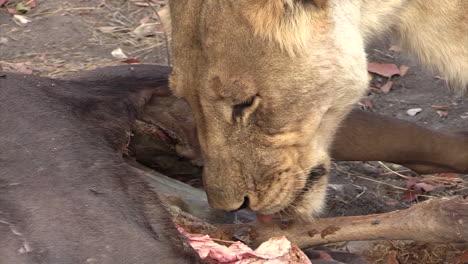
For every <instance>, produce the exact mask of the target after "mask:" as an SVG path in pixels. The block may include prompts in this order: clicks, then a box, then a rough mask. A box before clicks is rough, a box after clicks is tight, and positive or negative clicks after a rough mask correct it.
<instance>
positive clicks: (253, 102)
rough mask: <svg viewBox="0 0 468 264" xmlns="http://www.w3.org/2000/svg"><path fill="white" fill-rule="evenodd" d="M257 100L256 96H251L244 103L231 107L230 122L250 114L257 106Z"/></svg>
mask: <svg viewBox="0 0 468 264" xmlns="http://www.w3.org/2000/svg"><path fill="white" fill-rule="evenodd" d="M258 99H259V98H258V96H252V97H251V98H249V100H247V101H246V102H243V103H240V104H236V105H234V106H233V107H232V120H234V121H236V120H238V119H239V118H241V117H243V116H244V115H248V114H250V113H252V112H253V111H254V110H255V108H256V107H257V105H258V101H259V100H258ZM248 110H250V111H248Z"/></svg>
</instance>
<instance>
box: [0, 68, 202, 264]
mask: <svg viewBox="0 0 468 264" xmlns="http://www.w3.org/2000/svg"><path fill="white" fill-rule="evenodd" d="M169 71H170V69H169V68H166V67H159V66H144V65H141V66H138V65H136V66H119V67H112V68H106V69H101V70H97V71H93V72H90V73H87V74H85V75H83V76H82V77H81V78H80V79H77V80H53V79H48V78H41V77H36V76H24V75H20V74H13V73H6V72H0V131H1V136H0V149H1V151H0V263H1V264H4V263H5V264H7V263H8V264H14V263H48V264H54V263H57V264H58V263H60V264H66V263H70V264H71V263H73V264H75V263H100V264H101V263H109V264H111V263H112V264H116V263H122V264H124V263H125V264H127V263H138V264H140V263H141V264H143V263H164V264H166V263H177V264H179V263H197V262H198V260H197V258H196V257H195V256H196V255H195V253H194V252H193V251H192V250H191V249H189V247H188V246H187V245H186V244H184V242H183V240H182V239H181V238H180V236H179V234H178V232H177V231H176V229H175V228H174V226H173V224H172V222H171V221H170V219H169V217H168V215H167V213H166V211H165V209H164V207H163V205H162V204H161V203H160V201H159V199H158V198H157V197H156V195H155V194H154V193H153V192H151V191H150V189H149V188H148V187H147V186H146V184H144V183H143V182H142V180H141V179H140V178H139V177H138V176H137V175H134V174H133V173H130V170H129V168H128V167H127V165H126V164H125V163H124V161H123V159H122V157H121V153H120V152H121V149H122V147H123V145H124V144H125V142H126V133H127V132H129V131H130V129H131V125H132V124H133V122H134V120H135V118H137V117H138V115H139V112H140V110H141V108H142V106H143V105H144V103H145V102H146V101H148V100H149V99H150V98H151V96H152V94H153V92H158V91H161V90H166V89H167V87H166V85H167V74H168V73H169Z"/></svg>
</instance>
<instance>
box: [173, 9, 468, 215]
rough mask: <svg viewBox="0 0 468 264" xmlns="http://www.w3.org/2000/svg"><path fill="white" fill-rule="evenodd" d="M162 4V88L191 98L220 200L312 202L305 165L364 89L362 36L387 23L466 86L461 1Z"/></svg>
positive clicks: (270, 208) (209, 181) (272, 208)
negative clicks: (169, 55) (165, 58)
mask: <svg viewBox="0 0 468 264" xmlns="http://www.w3.org/2000/svg"><path fill="white" fill-rule="evenodd" d="M170 13H171V19H172V39H173V42H172V43H173V52H174V70H173V73H172V76H171V89H172V90H173V91H174V93H175V94H176V95H178V96H180V97H184V98H185V99H186V100H187V101H188V102H189V103H190V105H191V107H192V111H193V113H194V116H195V119H196V122H197V129H198V136H199V141H200V145H201V147H202V153H203V158H204V163H205V168H204V183H205V187H206V191H207V194H208V198H209V201H210V204H211V205H212V206H213V207H216V208H220V209H225V210H234V209H237V208H238V207H239V206H240V205H241V204H242V203H243V202H244V199H245V197H247V198H249V204H250V207H251V208H252V209H253V210H255V211H258V212H260V213H264V214H273V213H287V214H293V215H295V216H299V217H301V218H304V219H308V218H309V216H310V214H312V213H317V212H319V211H320V210H321V208H322V207H323V204H324V197H325V191H326V175H323V176H322V177H318V178H314V179H313V180H314V183H315V184H313V185H312V187H311V188H310V189H307V190H306V191H305V193H304V190H305V189H304V188H305V186H307V182H308V181H310V178H308V172H309V171H310V170H311V169H313V168H316V167H320V166H322V167H323V168H328V167H329V161H330V157H329V153H328V148H329V146H330V143H331V141H332V140H333V137H334V134H335V132H336V130H337V128H338V127H339V125H340V122H341V121H342V120H343V118H344V117H345V116H346V115H347V114H348V113H349V112H350V111H351V109H352V106H353V105H354V104H355V103H356V102H357V101H358V100H359V99H360V97H361V96H362V94H363V93H364V92H365V90H366V89H367V86H368V76H367V61H366V54H365V52H364V48H365V43H366V42H367V41H369V40H370V39H372V38H375V37H377V36H379V35H382V33H384V32H392V31H393V32H395V33H396V34H395V35H396V36H397V37H399V39H400V40H401V43H402V45H403V46H404V47H406V48H407V49H408V50H409V51H411V52H412V53H414V54H415V55H416V56H417V57H418V58H419V59H420V60H421V61H422V62H423V63H425V64H427V65H430V66H433V67H435V68H437V69H439V70H440V71H441V72H442V74H444V75H445V76H447V78H449V79H450V80H452V81H453V82H454V83H455V84H457V85H456V86H457V87H458V88H459V91H463V90H464V89H465V87H466V84H467V83H468V52H467V48H468V39H467V38H468V21H467V19H468V1H465V0H442V1H436V0H328V1H327V0H325V1H323V0H321V1H305V0H302V1H299V0H296V1H294V0H177V1H172V2H171V12H170ZM249 101H250V102H255V103H252V104H250V105H249V104H245V102H249ZM239 107H240V108H239ZM236 109H237V110H236ZM239 109H240V110H239ZM303 193H304V194H303ZM299 198H300V199H299ZM295 201H300V202H299V203H296V202H295Z"/></svg>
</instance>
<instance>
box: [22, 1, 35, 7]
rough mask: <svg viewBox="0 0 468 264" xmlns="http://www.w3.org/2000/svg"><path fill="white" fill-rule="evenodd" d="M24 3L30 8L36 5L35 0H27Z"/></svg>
mask: <svg viewBox="0 0 468 264" xmlns="http://www.w3.org/2000/svg"><path fill="white" fill-rule="evenodd" d="M24 5H25V6H27V7H30V8H35V7H36V6H37V3H36V0H29V1H27V2H26V3H25V4H24Z"/></svg>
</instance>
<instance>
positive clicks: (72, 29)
mask: <svg viewBox="0 0 468 264" xmlns="http://www.w3.org/2000/svg"><path fill="white" fill-rule="evenodd" d="M16 2H19V0H10V1H8V4H9V5H7V7H10V8H14V4H15V3H16ZM36 2H37V7H36V8H34V9H32V10H31V11H29V12H27V13H26V14H24V15H25V16H26V17H27V18H29V19H30V20H31V22H30V23H27V24H25V25H20V24H18V23H16V22H14V20H13V18H12V14H10V13H8V12H7V9H6V7H3V8H1V9H0V69H3V70H7V71H20V72H26V71H29V70H31V71H32V72H33V73H34V74H39V75H42V76H51V77H60V76H66V75H71V74H73V73H75V72H80V71H83V70H89V69H94V68H98V67H103V66H109V65H119V64H122V60H123V59H117V58H115V57H113V56H112V55H111V52H112V51H113V50H114V49H116V48H121V49H122V50H123V51H124V53H125V54H127V55H128V57H136V58H138V60H139V61H140V62H142V63H153V64H154V63H155V64H167V63H168V52H167V49H166V38H165V35H164V30H163V27H162V25H161V24H160V23H159V21H158V19H157V16H155V13H154V10H153V9H152V8H150V7H142V6H137V5H135V4H134V3H133V2H131V1H127V0H112V1H110V0H107V1H106V0H60V1H58V0H36ZM139 2H140V3H146V1H144V0H142V1H139ZM156 8H158V7H156ZM142 21H146V22H147V23H153V24H154V28H152V29H154V31H153V32H154V34H151V35H150V36H141V35H140V36H138V35H136V34H135V29H136V28H137V27H138V26H139V25H140V24H141V22H142ZM391 44H392V43H391V41H390V40H388V39H384V40H381V41H379V42H376V43H374V44H373V45H371V47H370V48H369V49H368V54H369V61H373V62H374V61H375V62H380V63H394V64H396V65H398V66H401V65H406V66H408V67H409V71H408V73H407V74H406V75H405V76H403V77H394V78H393V79H392V81H394V85H393V87H392V89H391V91H390V92H389V93H388V94H384V93H382V92H372V93H370V94H369V96H368V99H369V100H370V101H371V102H372V105H373V107H372V109H370V110H371V111H374V112H377V113H380V114H383V115H387V116H391V117H397V118H401V119H405V120H409V121H412V122H416V123H419V124H422V125H425V126H428V127H431V128H435V129H442V130H452V131H453V130H457V131H458V130H465V131H468V99H466V98H463V97H461V96H459V95H457V94H455V93H453V92H452V91H451V90H450V89H447V86H448V85H447V83H446V81H445V80H443V76H437V75H438V73H437V72H431V71H429V70H427V69H424V68H422V67H421V66H419V64H418V63H417V62H416V61H415V60H413V59H411V57H410V56H408V55H407V54H405V53H403V52H400V51H389V47H390V46H391ZM386 81H387V78H384V77H376V78H374V81H373V85H377V86H378V85H382V84H383V83H385V82H386ZM432 105H444V106H450V111H449V112H448V115H447V116H446V117H444V118H441V117H440V116H439V114H438V113H437V111H436V110H435V109H433V108H432V107H431V106H432ZM411 108H422V111H421V113H419V114H418V115H416V116H409V115H408V114H407V113H406V111H407V110H408V109H411ZM389 133H391V131H389ZM387 166H389V167H390V168H392V169H393V170H396V171H400V170H404V168H402V167H400V166H396V165H392V164H387ZM384 172H387V173H388V170H386V169H384V168H383V167H382V165H381V164H380V163H378V162H337V163H335V164H334V170H333V171H332V176H331V185H330V194H329V196H328V210H327V213H326V216H338V215H359V214H369V213H381V212H388V211H392V210H395V209H402V208H406V207H409V206H410V205H411V203H407V202H403V199H404V192H405V184H406V180H404V179H402V178H401V177H399V176H397V175H395V174H394V173H390V174H387V175H385V176H382V175H381V174H382V173H384ZM402 173H403V174H405V175H415V174H414V173H412V172H408V171H405V172H402ZM460 177H461V178H462V179H463V180H464V181H465V182H466V181H467V180H468V177H467V175H460ZM465 186H466V185H463V184H461V185H459V186H456V187H451V188H445V189H443V190H441V189H438V190H437V192H434V193H427V194H426V196H421V197H419V198H418V200H424V199H427V198H428V197H433V196H444V195H450V194H461V193H463V192H465V193H466V187H465ZM464 188H465V189H464ZM416 202H417V201H416Z"/></svg>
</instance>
